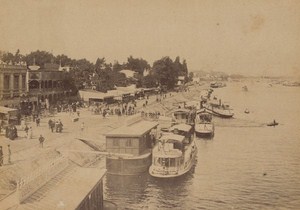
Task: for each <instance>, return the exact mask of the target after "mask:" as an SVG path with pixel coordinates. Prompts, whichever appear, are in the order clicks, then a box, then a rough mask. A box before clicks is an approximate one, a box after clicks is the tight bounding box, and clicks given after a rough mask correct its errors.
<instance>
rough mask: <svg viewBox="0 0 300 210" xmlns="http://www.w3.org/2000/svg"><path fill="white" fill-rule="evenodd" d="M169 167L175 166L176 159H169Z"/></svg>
mask: <svg viewBox="0 0 300 210" xmlns="http://www.w3.org/2000/svg"><path fill="white" fill-rule="evenodd" d="M169 166H170V167H175V166H176V159H175V158H169Z"/></svg>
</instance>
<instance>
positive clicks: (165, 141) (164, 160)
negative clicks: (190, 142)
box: [152, 133, 187, 169]
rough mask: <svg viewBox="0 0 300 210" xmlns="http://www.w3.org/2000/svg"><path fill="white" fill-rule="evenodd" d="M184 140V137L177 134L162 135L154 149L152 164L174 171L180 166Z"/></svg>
mask: <svg viewBox="0 0 300 210" xmlns="http://www.w3.org/2000/svg"><path fill="white" fill-rule="evenodd" d="M185 140H186V139H185V137H184V136H181V135H177V134H171V133H169V134H165V135H163V136H162V137H161V138H160V139H159V142H158V144H157V146H156V147H155V148H154V151H153V160H152V164H153V165H154V166H161V167H167V168H172V167H174V169H175V168H177V167H179V166H180V165H182V163H183V155H182V154H183V153H184V145H185V144H187V142H185Z"/></svg>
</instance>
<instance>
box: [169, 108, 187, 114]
mask: <svg viewBox="0 0 300 210" xmlns="http://www.w3.org/2000/svg"><path fill="white" fill-rule="evenodd" d="M175 112H190V110H189V109H185V108H180V109H175V110H174V111H173V113H175Z"/></svg>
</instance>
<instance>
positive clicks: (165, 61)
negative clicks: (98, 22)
mask: <svg viewBox="0 0 300 210" xmlns="http://www.w3.org/2000/svg"><path fill="white" fill-rule="evenodd" d="M0 56H1V57H0V59H1V60H2V62H5V63H7V64H18V63H21V62H23V63H24V62H26V64H27V65H28V66H30V65H33V64H34V62H35V64H36V65H38V66H41V67H42V68H43V66H44V64H45V63H50V62H54V63H57V64H60V65H61V66H69V67H70V69H71V70H70V72H69V77H70V78H69V80H70V81H69V82H70V83H73V84H74V85H75V86H76V87H77V89H82V88H84V87H86V86H94V87H96V89H97V90H99V91H103V92H106V91H107V90H111V89H114V87H115V86H126V85H129V84H132V83H135V84H136V85H137V87H147V88H150V87H157V86H163V87H165V88H167V89H172V88H174V87H175V86H176V84H177V81H178V77H183V78H185V81H188V80H189V79H191V78H190V77H191V74H190V75H188V68H187V63H186V61H185V60H183V61H182V62H181V61H180V58H179V57H176V58H175V60H174V61H173V60H172V59H171V58H170V57H163V58H161V59H160V60H157V61H155V62H154V63H153V65H152V67H151V66H150V65H149V63H148V62H147V61H146V60H144V59H142V58H133V57H132V56H130V57H128V59H127V62H126V63H122V64H120V63H119V62H118V61H115V62H114V63H113V64H112V63H107V62H106V60H105V58H104V57H103V58H98V59H97V60H96V62H95V64H94V63H92V62H90V61H88V60H87V59H71V58H69V57H68V56H66V55H63V54H62V55H57V56H54V55H53V54H52V53H49V52H46V51H39V50H37V51H34V52H31V53H29V54H27V55H22V54H20V51H19V50H17V52H16V53H15V54H13V53H10V52H1V51H0ZM123 69H129V70H132V71H135V72H136V73H135V76H134V78H126V76H125V74H123V73H121V72H120V71H121V70H123ZM150 69H151V70H150ZM145 70H148V72H149V73H148V74H147V75H146V76H145V75H144V74H143V73H144V71H145Z"/></svg>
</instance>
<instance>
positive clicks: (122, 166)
mask: <svg viewBox="0 0 300 210" xmlns="http://www.w3.org/2000/svg"><path fill="white" fill-rule="evenodd" d="M157 126H158V123H157V122H153V121H145V120H141V119H140V120H137V121H132V122H129V123H127V124H126V125H124V126H122V127H119V128H117V129H115V130H112V131H110V132H108V133H106V134H105V136H106V151H107V152H108V155H107V156H106V169H107V173H108V174H114V175H136V174H139V173H143V172H146V171H148V169H149V166H150V165H151V150H152V147H153V145H154V143H155V138H156V132H157Z"/></svg>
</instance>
